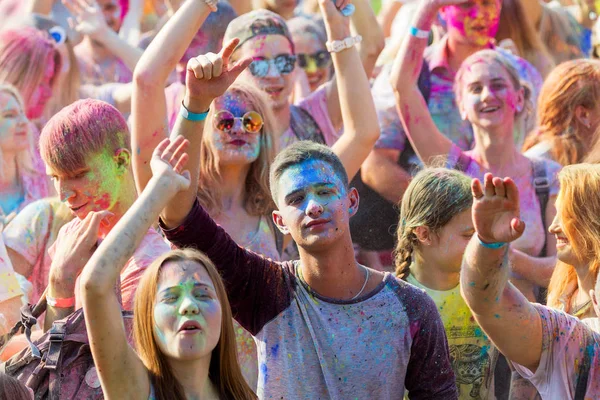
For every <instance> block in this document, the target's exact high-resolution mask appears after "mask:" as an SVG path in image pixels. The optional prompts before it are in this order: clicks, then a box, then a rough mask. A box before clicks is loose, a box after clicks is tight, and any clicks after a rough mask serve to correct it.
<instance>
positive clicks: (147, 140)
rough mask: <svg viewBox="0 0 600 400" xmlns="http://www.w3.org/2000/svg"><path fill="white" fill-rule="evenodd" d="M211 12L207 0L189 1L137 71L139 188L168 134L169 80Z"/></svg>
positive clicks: (134, 109) (134, 111)
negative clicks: (167, 91) (167, 89)
mask: <svg viewBox="0 0 600 400" xmlns="http://www.w3.org/2000/svg"><path fill="white" fill-rule="evenodd" d="M209 14H210V8H209V7H208V6H207V5H206V4H205V3H204V2H203V1H199V0H198V1H187V2H185V3H183V4H182V5H181V7H180V8H179V9H178V10H177V12H176V13H175V15H173V17H171V19H169V21H168V22H167V23H166V24H165V26H164V27H163V28H162V29H161V30H160V32H159V33H158V34H157V35H156V37H155V38H154V40H153V41H152V43H150V46H148V49H146V51H145V52H144V54H143V55H142V58H141V59H140V61H139V63H138V65H137V67H136V69H135V73H134V78H133V79H134V90H133V98H132V115H133V122H132V148H133V149H135V150H134V151H133V167H134V174H135V178H136V186H137V188H138V192H140V191H141V190H143V188H144V187H145V186H146V183H147V182H148V181H149V180H150V178H151V177H152V173H151V171H150V164H149V163H150V159H151V157H152V152H153V151H154V148H156V146H157V145H158V144H159V143H160V141H161V140H163V139H164V138H165V137H166V135H167V130H168V128H167V127H166V122H165V121H166V109H167V106H166V99H165V93H164V90H165V84H166V82H167V78H168V77H169V74H170V73H171V71H173V70H174V69H175V67H176V65H177V63H178V62H179V61H180V60H181V58H182V57H183V55H184V54H185V51H186V49H187V48H188V46H189V45H190V43H191V42H192V39H193V38H194V36H195V35H196V33H197V32H198V29H200V27H201V26H202V23H203V22H204V21H205V20H206V18H207V17H208V15H209Z"/></svg>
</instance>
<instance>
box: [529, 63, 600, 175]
mask: <svg viewBox="0 0 600 400" xmlns="http://www.w3.org/2000/svg"><path fill="white" fill-rule="evenodd" d="M579 106H581V107H584V108H586V109H587V110H590V111H592V110H597V109H598V108H599V107H600V61H598V60H589V59H578V60H572V61H566V62H564V63H562V64H560V65H558V66H557V67H556V68H555V69H554V70H553V71H552V72H551V73H550V74H549V75H548V77H547V78H546V81H545V82H544V85H543V86H542V89H541V91H540V96H539V102H538V108H537V114H538V132H539V134H538V135H532V136H531V137H530V138H529V140H528V141H527V142H526V143H525V146H524V148H525V150H527V149H529V148H531V147H533V146H534V145H536V144H537V143H539V142H544V141H548V142H550V145H551V150H550V154H551V155H552V158H553V159H554V160H555V161H557V162H559V163H560V164H562V165H569V164H575V163H579V162H581V161H582V160H583V158H584V157H585V155H586V153H587V152H588V150H589V145H590V143H591V140H590V138H589V137H586V135H590V132H589V129H587V128H586V127H585V126H582V125H581V123H580V122H579V120H578V119H577V118H576V116H575V109H576V108H577V107H579Z"/></svg>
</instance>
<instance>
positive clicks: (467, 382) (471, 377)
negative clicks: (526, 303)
mask: <svg viewBox="0 0 600 400" xmlns="http://www.w3.org/2000/svg"><path fill="white" fill-rule="evenodd" d="M472 204H473V196H472V193H471V179H469V178H468V177H467V176H466V175H464V174H462V173H461V172H458V171H456V170H449V169H446V168H428V169H425V170H423V171H421V172H419V173H418V174H417V175H416V176H415V177H414V179H413V180H412V182H411V183H410V185H409V186H408V188H407V189H406V192H405V193H404V197H403V198H402V202H401V204H400V223H399V224H398V244H397V246H396V249H395V261H396V275H397V276H398V277H399V278H401V279H404V280H405V281H407V282H409V283H411V284H413V285H415V286H417V287H419V288H421V289H424V290H425V291H426V292H427V294H428V295H429V296H430V297H431V298H432V299H433V301H434V302H435V304H436V306H437V308H438V311H439V313H440V316H441V317H442V322H443V324H444V330H445V331H446V336H447V337H448V347H449V350H450V358H451V362H452V369H453V370H454V375H455V376H456V386H457V388H458V391H459V397H458V398H459V399H487V398H493V396H494V388H495V386H496V385H495V382H494V371H495V366H496V361H497V358H498V357H497V354H498V353H497V351H496V350H495V349H494V348H493V347H492V343H491V342H490V340H489V339H488V338H487V336H486V335H485V334H484V333H483V331H482V330H481V328H480V327H479V325H477V323H476V322H475V320H474V319H473V317H472V314H471V312H470V311H469V308H468V306H467V304H466V303H465V301H464V300H463V299H462V297H461V295H460V285H459V282H460V267H461V262H462V257H463V254H464V252H465V248H466V246H467V244H468V243H469V240H470V239H471V237H472V236H473V234H474V232H475V230H474V228H473V223H472V221H471V206H472Z"/></svg>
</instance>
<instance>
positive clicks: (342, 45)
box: [325, 35, 362, 53]
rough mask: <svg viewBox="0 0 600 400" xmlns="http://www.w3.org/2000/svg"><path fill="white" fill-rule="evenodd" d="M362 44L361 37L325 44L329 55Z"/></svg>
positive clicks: (351, 37)
mask: <svg viewBox="0 0 600 400" xmlns="http://www.w3.org/2000/svg"><path fill="white" fill-rule="evenodd" d="M360 42H362V36H360V35H356V36H348V37H347V38H346V39H344V40H334V41H333V42H327V43H325V46H326V47H327V51H329V52H330V53H339V52H340V51H342V50H346V49H349V48H350V47H352V46H354V45H356V44H358V43H360Z"/></svg>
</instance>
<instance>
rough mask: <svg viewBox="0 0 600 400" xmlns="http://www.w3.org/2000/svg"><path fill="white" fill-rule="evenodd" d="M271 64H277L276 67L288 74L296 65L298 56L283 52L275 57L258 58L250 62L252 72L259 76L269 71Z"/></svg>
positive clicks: (283, 73) (261, 76)
mask: <svg viewBox="0 0 600 400" xmlns="http://www.w3.org/2000/svg"><path fill="white" fill-rule="evenodd" d="M271 64H274V65H275V68H277V70H278V71H279V73H280V74H281V75H287V74H289V73H291V72H292V71H293V70H294V67H295V66H296V56H294V55H291V54H282V55H280V56H277V57H275V58H257V59H255V60H254V61H252V64H250V67H249V68H250V73H252V75H254V76H256V77H258V78H263V77H265V76H267V74H268V73H269V68H270V67H271Z"/></svg>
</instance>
